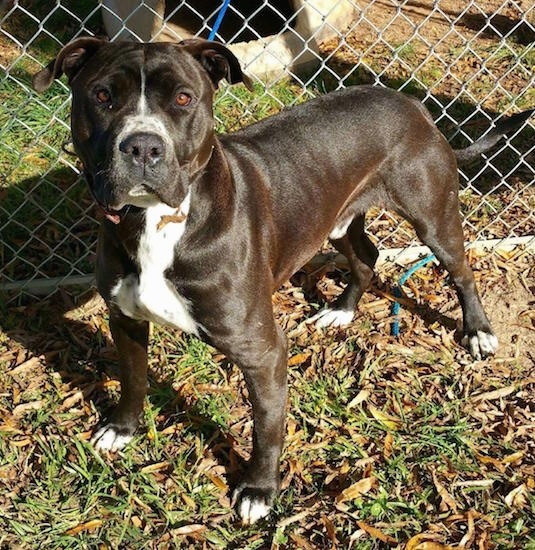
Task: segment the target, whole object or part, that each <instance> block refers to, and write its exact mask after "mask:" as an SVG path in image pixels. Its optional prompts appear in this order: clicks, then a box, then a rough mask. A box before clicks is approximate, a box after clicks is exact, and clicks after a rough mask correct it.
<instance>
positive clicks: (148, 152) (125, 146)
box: [119, 132, 165, 165]
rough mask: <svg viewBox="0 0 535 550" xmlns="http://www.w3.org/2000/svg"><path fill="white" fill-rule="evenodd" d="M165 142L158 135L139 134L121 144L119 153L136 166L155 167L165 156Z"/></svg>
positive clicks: (130, 136) (131, 136)
mask: <svg viewBox="0 0 535 550" xmlns="http://www.w3.org/2000/svg"><path fill="white" fill-rule="evenodd" d="M164 148H165V146H164V142H163V140H162V138H161V137H160V136H159V135H158V134H152V133H145V132H137V133H135V134H131V135H129V136H128V137H126V138H125V139H123V140H122V141H121V143H119V151H121V152H122V153H124V154H125V155H126V156H128V157H129V159H130V160H131V161H132V162H133V163H134V164H136V165H154V164H156V163H157V162H158V161H159V160H161V159H162V157H163V155H164Z"/></svg>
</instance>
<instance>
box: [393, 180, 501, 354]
mask: <svg viewBox="0 0 535 550" xmlns="http://www.w3.org/2000/svg"><path fill="white" fill-rule="evenodd" d="M441 183H442V184H444V185H442V188H443V189H448V188H449V189H450V191H448V192H447V193H444V194H443V196H440V197H436V196H434V197H433V195H432V193H426V192H425V189H421V190H420V192H419V193H418V195H417V196H418V200H417V201H414V199H413V200H412V201H411V202H410V203H409V202H408V201H407V200H403V199H401V197H399V196H398V197H397V203H398V204H397V208H396V209H397V211H398V213H399V214H401V215H402V216H404V217H405V218H406V219H407V220H408V221H410V222H411V224H412V225H413V227H414V229H415V230H416V233H417V235H418V237H419V238H420V239H421V240H422V241H423V242H424V243H425V244H426V245H427V246H429V248H430V249H431V251H432V252H433V254H435V256H436V257H437V259H438V260H439V261H440V263H441V264H442V265H443V266H444V267H445V268H446V269H447V271H448V272H449V274H450V277H451V279H452V280H453V283H454V284H455V288H456V291H457V296H458V298H459V302H460V304H461V309H462V314H463V339H462V343H463V345H464V346H465V347H467V348H468V350H469V351H470V354H471V355H472V356H473V357H474V358H475V359H481V358H483V357H487V356H489V355H494V353H495V352H496V350H497V348H498V340H497V338H496V336H495V335H494V333H493V332H492V328H491V326H490V322H489V320H488V318H487V315H486V314H485V311H484V309H483V305H482V303H481V299H480V297H479V294H478V291H477V288H476V283H475V280H474V274H473V272H472V269H471V267H470V265H469V264H468V260H467V259H466V255H465V252H464V235H463V228H462V224H461V218H460V215H459V200H458V194H457V191H456V190H455V191H454V189H455V187H454V186H446V185H445V182H443V181H442V182H441V181H433V182H432V185H433V186H435V187H436V186H437V185H440V184H441ZM409 200H410V198H409ZM437 206H438V207H437Z"/></svg>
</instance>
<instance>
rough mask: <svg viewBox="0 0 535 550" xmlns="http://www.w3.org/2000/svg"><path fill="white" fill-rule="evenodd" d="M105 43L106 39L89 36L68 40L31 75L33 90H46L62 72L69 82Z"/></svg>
mask: <svg viewBox="0 0 535 550" xmlns="http://www.w3.org/2000/svg"><path fill="white" fill-rule="evenodd" d="M106 43H107V40H104V39H101V38H93V37H90V36H87V37H83V38H77V39H76V40H73V41H72V42H69V43H68V44H67V45H66V46H64V47H63V48H62V49H61V51H60V52H59V54H58V56H57V57H56V59H53V60H52V61H51V62H50V63H49V64H48V65H47V66H46V67H45V68H44V69H42V70H40V71H39V72H38V73H36V74H34V75H33V79H32V85H33V88H34V90H36V91H37V92H44V91H45V90H48V88H49V87H50V85H51V84H52V82H53V81H54V79H55V78H58V77H60V76H61V75H62V74H65V75H66V76H67V78H68V79H69V83H70V82H71V80H72V79H73V77H74V76H75V75H76V74H77V73H78V71H79V70H80V69H81V68H82V67H83V66H84V65H85V63H86V62H87V60H88V59H89V58H90V57H91V56H92V55H93V54H94V53H95V52H96V51H97V50H98V49H99V48H100V47H101V46H103V45H104V44H106Z"/></svg>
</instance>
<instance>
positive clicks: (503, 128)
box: [453, 109, 535, 165]
mask: <svg viewBox="0 0 535 550" xmlns="http://www.w3.org/2000/svg"><path fill="white" fill-rule="evenodd" d="M534 113H535V109H530V110H528V111H522V112H521V113H517V114H514V115H512V116H510V117H509V118H507V119H505V120H501V121H500V122H498V124H496V126H495V127H494V128H492V129H491V130H490V131H489V132H487V133H486V134H485V135H484V136H482V137H480V138H479V139H478V140H477V141H476V142H475V143H472V145H470V146H468V147H466V148H465V149H454V151H453V152H454V153H455V156H456V157H457V162H458V163H459V164H460V165H463V164H467V163H470V162H471V161H473V160H475V159H477V158H478V157H479V155H481V154H482V153H485V152H486V151H488V150H489V149H490V148H491V147H493V146H494V145H496V143H498V141H500V139H502V138H503V137H504V136H506V135H507V134H509V133H511V132H513V131H515V130H518V129H519V128H521V127H522V125H523V124H524V122H526V120H528V119H529V118H530V117H531V116H532V115H533V114H534Z"/></svg>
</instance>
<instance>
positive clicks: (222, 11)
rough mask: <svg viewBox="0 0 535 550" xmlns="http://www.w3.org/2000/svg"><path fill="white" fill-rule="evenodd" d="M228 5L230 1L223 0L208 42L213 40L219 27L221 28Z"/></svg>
mask: <svg viewBox="0 0 535 550" xmlns="http://www.w3.org/2000/svg"><path fill="white" fill-rule="evenodd" d="M229 4H230V0H225V1H224V2H223V5H222V6H221V9H220V10H219V13H218V14H217V19H216V20H215V23H214V26H213V27H212V30H211V31H210V34H209V36H208V40H213V39H214V38H215V35H216V34H217V31H218V30H219V27H220V26H221V23H222V21H223V17H225V12H226V11H227V8H228V7H229Z"/></svg>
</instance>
